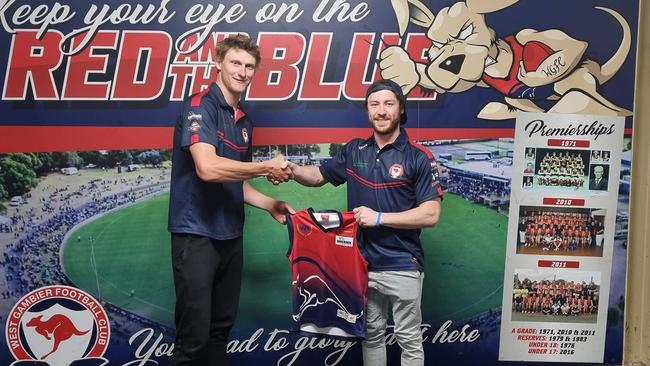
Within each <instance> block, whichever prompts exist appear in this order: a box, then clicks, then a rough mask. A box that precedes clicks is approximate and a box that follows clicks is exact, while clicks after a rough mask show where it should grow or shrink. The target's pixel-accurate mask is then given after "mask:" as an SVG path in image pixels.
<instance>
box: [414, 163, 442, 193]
mask: <svg viewBox="0 0 650 366" xmlns="http://www.w3.org/2000/svg"><path fill="white" fill-rule="evenodd" d="M417 168H418V169H417V173H416V176H415V179H414V181H415V197H416V200H417V203H418V204H420V203H422V202H425V201H429V200H431V199H434V198H440V199H442V195H443V192H442V186H441V185H440V181H439V179H440V174H439V173H438V163H437V162H436V159H435V158H434V157H433V156H431V157H427V156H424V157H422V158H421V159H418V167H417Z"/></svg>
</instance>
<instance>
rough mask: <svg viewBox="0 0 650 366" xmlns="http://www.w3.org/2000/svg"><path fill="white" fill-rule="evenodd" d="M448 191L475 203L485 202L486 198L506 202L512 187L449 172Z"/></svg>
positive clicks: (502, 183)
mask: <svg viewBox="0 0 650 366" xmlns="http://www.w3.org/2000/svg"><path fill="white" fill-rule="evenodd" d="M446 191H447V192H450V193H454V194H457V195H459V196H461V197H463V198H466V199H468V200H471V201H475V202H483V201H484V199H485V197H489V198H490V199H503V200H504V201H506V200H507V199H508V197H509V196H510V186H509V185H508V184H506V183H504V182H501V181H496V180H491V179H479V178H471V177H466V176H461V175H458V174H455V173H453V172H449V179H448V180H447V189H446Z"/></svg>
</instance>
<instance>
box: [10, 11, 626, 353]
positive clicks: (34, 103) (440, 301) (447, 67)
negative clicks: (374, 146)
mask: <svg viewBox="0 0 650 366" xmlns="http://www.w3.org/2000/svg"><path fill="white" fill-rule="evenodd" d="M638 8H639V3H638V2H637V1H631V2H617V1H608V0H602V1H591V0H590V1H556V0H550V1H545V2H536V1H530V0H522V1H512V0H511V1H502V0H500V1H490V2H479V1H471V0H467V1H465V2H463V1H461V2H452V1H418V0H409V1H399V0H393V1H388V0H380V1H356V0H350V1H344V0H321V1H309V2H307V1H304V2H258V1H240V2H234V1H227V2H217V3H215V2H179V1H170V0H161V1H136V2H128V3H127V2H119V1H109V0H106V1H104V2H101V3H100V2H94V3H88V2H83V1H72V0H70V1H61V2H44V1H43V2H26V1H15V0H5V1H0V25H1V27H2V30H0V59H2V58H4V60H5V61H4V62H0V74H2V75H3V78H2V79H0V80H2V81H1V83H2V96H1V100H0V251H2V253H3V255H2V257H1V258H0V271H2V273H3V276H0V283H1V284H2V288H3V289H5V290H3V291H2V298H1V299H0V320H1V323H2V325H3V326H4V329H5V332H4V333H3V338H2V339H3V341H2V342H0V343H2V344H3V345H4V346H2V347H1V348H0V363H2V364H11V363H12V362H20V361H30V362H31V361H32V360H40V361H41V362H43V364H44V365H45V364H48V365H68V364H70V363H71V362H72V361H73V360H79V359H84V360H85V361H87V362H93V359H104V360H106V362H108V364H111V365H112V364H115V365H144V364H147V363H148V362H153V361H155V362H159V363H160V364H161V365H164V364H168V362H169V355H170V354H171V352H172V349H173V344H172V343H173V304H174V296H173V284H172V278H171V271H170V269H171V264H170V253H169V235H168V233H167V232H166V229H165V227H166V225H165V220H166V215H167V207H168V189H169V172H170V168H171V166H170V156H169V155H170V151H169V148H170V146H171V133H172V132H171V131H172V126H173V125H174V123H175V121H176V118H177V115H178V108H179V105H180V101H181V100H182V99H183V98H184V97H186V96H188V95H190V94H192V93H195V92H198V91H200V90H202V89H203V88H205V87H206V86H208V85H209V83H210V82H211V80H213V79H214V77H215V72H216V70H215V68H214V65H213V62H214V47H215V43H216V42H217V41H219V40H220V39H223V37H225V36H227V35H228V34H233V33H247V34H249V35H251V36H252V37H253V38H255V39H256V40H257V42H258V44H259V45H260V48H261V51H262V63H261V65H260V68H259V69H258V70H257V73H256V75H255V79H254V81H253V83H252V84H251V86H250V87H249V89H248V91H247V92H246V94H245V97H244V99H245V100H244V102H243V103H244V106H245V108H246V110H247V113H248V114H249V115H250V116H252V119H253V121H255V124H256V129H255V135H254V137H253V142H254V144H255V145H257V148H256V150H255V152H254V159H256V160H264V159H268V158H270V157H272V156H273V155H274V154H275V153H277V152H281V153H283V154H285V155H286V156H288V157H289V158H290V159H291V160H293V161H296V162H299V163H302V164H315V165H317V164H320V163H321V162H322V161H324V160H326V159H329V158H330V157H331V156H332V155H333V154H334V153H335V152H336V151H337V149H339V148H340V144H341V143H344V142H346V141H347V140H348V139H349V138H352V137H358V136H367V135H369V134H370V130H369V129H368V128H367V127H368V123H367V120H366V117H365V112H364V110H363V108H362V101H363V97H364V95H365V90H366V88H367V86H368V85H369V84H370V83H372V81H373V80H375V79H377V78H380V77H384V78H391V79H394V80H396V81H397V82H398V83H399V84H400V85H401V86H402V88H403V90H404V91H405V92H407V93H408V100H409V101H408V103H407V113H408V115H409V121H408V124H407V125H406V127H407V129H408V132H409V135H410V136H411V137H412V138H415V139H417V140H419V141H421V142H422V143H423V144H424V145H425V146H426V147H427V148H429V149H430V150H431V151H432V152H433V153H434V155H435V156H436V157H437V158H438V162H439V164H440V165H441V166H442V170H443V172H442V179H443V182H444V185H445V187H446V191H447V194H446V196H445V200H444V203H443V215H442V218H441V221H440V224H439V225H438V226H437V227H436V228H434V229H428V230H424V231H423V234H422V241H423V244H424V248H425V253H426V254H427V263H426V277H425V287H424V295H423V296H424V297H423V315H424V323H425V324H424V325H423V332H424V333H423V334H424V342H425V351H426V355H427V359H428V360H438V361H439V362H438V363H440V364H450V365H451V364H453V365H465V364H466V365H496V364H500V362H499V361H498V353H499V326H500V317H501V313H502V311H503V310H504V309H502V308H501V303H502V298H503V291H504V289H503V278H504V261H505V251H506V237H507V235H508V233H507V230H508V208H509V202H508V200H509V197H510V183H511V180H512V177H513V175H514V176H516V175H518V174H520V172H519V170H516V171H513V169H512V150H513V149H514V141H513V139H512V137H514V126H515V116H516V113H517V112H518V111H525V112H552V113H563V114H587V115H605V116H612V117H614V116H622V117H625V132H626V136H627V137H626V140H625V143H624V148H623V153H622V159H621V164H622V165H621V173H620V179H621V182H620V185H619V195H618V212H617V214H616V225H615V226H616V232H615V235H614V239H615V240H614V248H613V254H612V263H613V267H612V275H611V277H612V278H611V281H610V289H609V298H608V299H600V306H599V309H607V310H608V311H607V328H606V341H605V355H604V364H617V363H620V362H621V359H622V339H623V328H622V324H623V319H622V314H623V311H622V310H623V304H624V287H625V257H626V245H627V219H628V217H627V203H628V193H629V184H630V174H631V173H630V159H629V156H630V155H631V152H630V151H629V141H628V140H629V136H630V134H631V133H632V126H633V120H632V117H631V112H632V111H633V109H634V105H633V100H634V81H635V75H634V70H635V59H636V39H637V25H638ZM598 129H599V125H598V124H594V125H593V126H591V127H590V128H586V129H584V133H585V134H590V135H593V134H597V133H598ZM470 162H471V164H469V163H470ZM613 178H619V177H610V180H611V179H613ZM252 183H253V184H254V185H255V186H256V187H257V188H258V189H259V190H261V191H263V192H266V193H268V194H270V195H272V196H275V197H281V198H283V199H285V200H287V201H289V202H290V203H291V204H292V205H293V206H294V207H296V208H306V207H314V208H316V209H341V210H342V209H345V206H346V205H345V187H339V188H335V187H332V186H329V185H327V186H324V187H322V188H319V189H308V188H303V187H300V186H299V185H297V184H294V183H293V182H290V183H287V184H284V185H280V186H278V187H275V186H272V185H270V184H269V183H267V182H266V181H265V180H254V181H253V182H252ZM246 213H247V226H246V233H245V244H244V245H245V248H246V249H245V251H246V257H245V274H244V281H243V288H242V291H243V292H242V299H241V304H240V312H239V314H240V315H239V318H238V324H237V326H236V329H235V330H234V331H233V334H232V342H231V343H230V346H229V351H230V352H231V354H232V357H233V358H232V360H233V363H234V364H237V365H246V364H252V362H257V363H258V364H264V365H267V364H269V365H270V364H277V365H306V364H314V363H317V364H325V365H357V364H359V363H360V357H361V354H360V347H359V345H358V344H356V343H354V342H344V341H330V340H318V339H309V338H300V337H297V336H295V335H292V334H289V332H288V330H287V329H288V328H289V324H290V311H291V310H290V290H291V289H290V273H289V265H288V261H287V259H286V250H287V247H288V236H287V231H286V227H283V226H280V225H277V224H276V223H275V222H274V221H273V220H272V218H271V217H269V216H268V215H266V214H264V213H262V212H260V211H258V210H255V209H253V208H247V211H246ZM468 218H470V219H469V220H468ZM603 282H607V281H603ZM506 310H508V311H510V309H506ZM58 315H62V316H63V317H62V318H55V316H58ZM53 319H59V320H60V322H59V323H58V324H62V325H59V327H60V326H64V327H65V329H67V330H69V333H68V334H69V336H68V337H67V338H65V337H63V336H57V335H56V332H55V331H54V330H53V329H54V328H52V327H55V325H53V324H54V322H53ZM63 319H67V321H65V320H63ZM388 342H389V344H390V345H391V346H390V348H389V357H391V360H392V361H393V362H397V360H398V356H399V355H398V350H399V348H398V346H397V345H396V343H395V339H394V338H392V337H389V339H388ZM18 364H19V363H18ZM504 364H505V363H504Z"/></svg>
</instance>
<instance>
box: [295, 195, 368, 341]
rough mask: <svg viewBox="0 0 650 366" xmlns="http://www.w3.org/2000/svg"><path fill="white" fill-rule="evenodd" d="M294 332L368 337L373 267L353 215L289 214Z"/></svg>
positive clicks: (347, 337)
mask: <svg viewBox="0 0 650 366" xmlns="http://www.w3.org/2000/svg"><path fill="white" fill-rule="evenodd" d="M287 227H288V230H289V241H290V247H289V252H288V253H287V254H288V257H289V262H290V263H291V278H292V298H293V314H292V318H293V325H292V330H293V331H295V332H299V333H301V334H303V335H308V336H328V337H335V338H345V339H362V338H365V330H366V311H365V310H366V302H367V291H368V263H367V262H366V260H365V259H364V258H363V256H362V255H361V252H360V250H359V242H358V238H359V235H358V232H359V226H358V225H357V223H356V221H355V220H354V213H353V212H315V211H314V210H312V209H311V208H309V209H306V210H302V211H299V212H296V213H295V214H293V215H287Z"/></svg>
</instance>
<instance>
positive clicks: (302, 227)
mask: <svg viewBox="0 0 650 366" xmlns="http://www.w3.org/2000/svg"><path fill="white" fill-rule="evenodd" d="M311 230H312V229H311V226H309V225H307V224H303V223H300V224H298V234H300V235H302V236H308V235H309V234H311Z"/></svg>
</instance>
